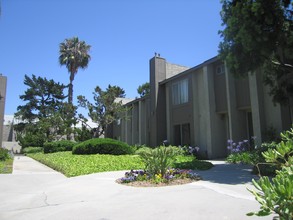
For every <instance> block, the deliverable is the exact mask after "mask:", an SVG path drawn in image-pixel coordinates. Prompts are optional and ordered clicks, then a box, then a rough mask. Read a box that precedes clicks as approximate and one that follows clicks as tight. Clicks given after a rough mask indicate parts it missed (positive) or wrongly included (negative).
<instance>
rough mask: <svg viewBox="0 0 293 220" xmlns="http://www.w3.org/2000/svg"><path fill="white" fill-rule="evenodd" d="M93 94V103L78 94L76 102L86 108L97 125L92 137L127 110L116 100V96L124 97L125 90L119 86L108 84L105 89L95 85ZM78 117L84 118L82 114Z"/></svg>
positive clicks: (96, 135) (99, 134)
mask: <svg viewBox="0 0 293 220" xmlns="http://www.w3.org/2000/svg"><path fill="white" fill-rule="evenodd" d="M93 95H94V97H93V98H94V104H92V103H91V102H89V101H88V100H87V99H86V98H85V97H84V96H78V104H79V106H81V107H84V108H86V109H88V111H89V113H88V116H89V117H90V118H91V119H92V121H93V122H95V123H97V125H98V126H97V128H94V129H93V131H94V137H99V136H101V135H103V134H104V133H105V131H106V129H107V126H108V125H110V124H111V123H113V122H114V121H115V120H117V119H119V118H121V115H122V114H123V113H124V112H126V111H127V108H126V107H125V106H123V104H122V101H117V98H124V97H125V91H124V90H123V89H122V88H120V87H119V86H111V85H109V86H108V88H107V89H106V91H103V90H102V89H101V88H100V87H99V86H97V87H96V88H95V91H94V92H93ZM80 117H82V118H84V117H83V116H82V115H80Z"/></svg>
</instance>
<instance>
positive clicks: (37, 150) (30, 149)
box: [22, 147, 44, 154]
mask: <svg viewBox="0 0 293 220" xmlns="http://www.w3.org/2000/svg"><path fill="white" fill-rule="evenodd" d="M43 151H44V148H42V147H26V148H24V149H23V150H22V153H23V154H34V153H40V152H43Z"/></svg>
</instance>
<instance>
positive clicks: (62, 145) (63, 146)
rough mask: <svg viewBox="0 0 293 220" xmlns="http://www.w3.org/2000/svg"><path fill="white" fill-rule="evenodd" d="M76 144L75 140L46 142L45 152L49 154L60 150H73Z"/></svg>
mask: <svg viewBox="0 0 293 220" xmlns="http://www.w3.org/2000/svg"><path fill="white" fill-rule="evenodd" d="M74 145H75V143H74V142H72V141H67V140H62V141H54V142H46V143H44V153H45V154H47V153H54V152H60V151H72V148H73V146H74Z"/></svg>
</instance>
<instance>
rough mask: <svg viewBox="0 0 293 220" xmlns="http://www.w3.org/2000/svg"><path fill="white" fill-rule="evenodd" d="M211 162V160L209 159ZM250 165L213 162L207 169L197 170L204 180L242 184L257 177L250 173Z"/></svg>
mask: <svg viewBox="0 0 293 220" xmlns="http://www.w3.org/2000/svg"><path fill="white" fill-rule="evenodd" d="M211 162H212V161H211ZM251 171H252V166H250V165H241V164H227V163H223V164H215V165H214V167H213V168H212V169H210V170H207V171H197V173H198V174H199V175H200V176H201V177H202V179H203V180H204V181H209V182H213V183H220V184H231V185H235V184H244V183H250V182H251V180H252V179H258V176H257V175H253V174H251Z"/></svg>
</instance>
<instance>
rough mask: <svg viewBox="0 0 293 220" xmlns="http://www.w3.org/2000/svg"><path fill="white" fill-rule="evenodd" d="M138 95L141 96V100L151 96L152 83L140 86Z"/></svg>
mask: <svg viewBox="0 0 293 220" xmlns="http://www.w3.org/2000/svg"><path fill="white" fill-rule="evenodd" d="M137 93H138V94H139V95H140V97H141V98H142V97H144V96H146V95H148V94H150V83H148V82H146V83H144V84H142V85H140V86H139V87H138V88H137Z"/></svg>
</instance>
